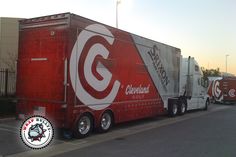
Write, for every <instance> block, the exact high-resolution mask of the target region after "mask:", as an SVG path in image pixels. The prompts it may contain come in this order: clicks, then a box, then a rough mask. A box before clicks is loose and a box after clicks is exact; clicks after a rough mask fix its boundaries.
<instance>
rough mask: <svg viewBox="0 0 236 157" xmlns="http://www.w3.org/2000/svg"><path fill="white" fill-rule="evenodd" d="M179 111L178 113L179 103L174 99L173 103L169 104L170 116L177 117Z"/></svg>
mask: <svg viewBox="0 0 236 157" xmlns="http://www.w3.org/2000/svg"><path fill="white" fill-rule="evenodd" d="M177 113H178V104H177V101H173V102H172V103H170V104H169V107H168V114H169V116H170V117H175V116H176V115H177Z"/></svg>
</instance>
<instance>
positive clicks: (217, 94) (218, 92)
mask: <svg viewBox="0 0 236 157" xmlns="http://www.w3.org/2000/svg"><path fill="white" fill-rule="evenodd" d="M212 93H213V95H214V96H215V99H216V100H218V101H221V100H222V99H223V95H222V91H221V90H220V82H219V81H218V80H215V81H214V83H213V88H212Z"/></svg>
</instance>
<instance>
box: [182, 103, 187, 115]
mask: <svg viewBox="0 0 236 157" xmlns="http://www.w3.org/2000/svg"><path fill="white" fill-rule="evenodd" d="M185 110H186V106H185V104H182V106H181V112H182V113H184V112H185Z"/></svg>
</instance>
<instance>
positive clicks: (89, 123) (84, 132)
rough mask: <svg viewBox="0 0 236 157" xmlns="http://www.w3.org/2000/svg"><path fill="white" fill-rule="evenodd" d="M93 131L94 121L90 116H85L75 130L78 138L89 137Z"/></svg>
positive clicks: (79, 120)
mask: <svg viewBox="0 0 236 157" xmlns="http://www.w3.org/2000/svg"><path fill="white" fill-rule="evenodd" d="M92 129H93V120H92V117H91V116H90V115H89V114H83V115H81V116H80V118H79V119H78V121H77V123H76V126H75V128H74V135H75V137H76V138H84V137H87V136H88V135H89V134H90V133H91V131H92Z"/></svg>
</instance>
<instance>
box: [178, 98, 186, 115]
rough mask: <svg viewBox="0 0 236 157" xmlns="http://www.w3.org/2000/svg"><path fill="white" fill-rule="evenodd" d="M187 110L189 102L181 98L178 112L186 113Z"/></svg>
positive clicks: (180, 113)
mask: <svg viewBox="0 0 236 157" xmlns="http://www.w3.org/2000/svg"><path fill="white" fill-rule="evenodd" d="M186 111H187V103H186V102H185V101H184V100H180V101H179V105H178V114H179V115H184V114H185V113H186Z"/></svg>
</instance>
